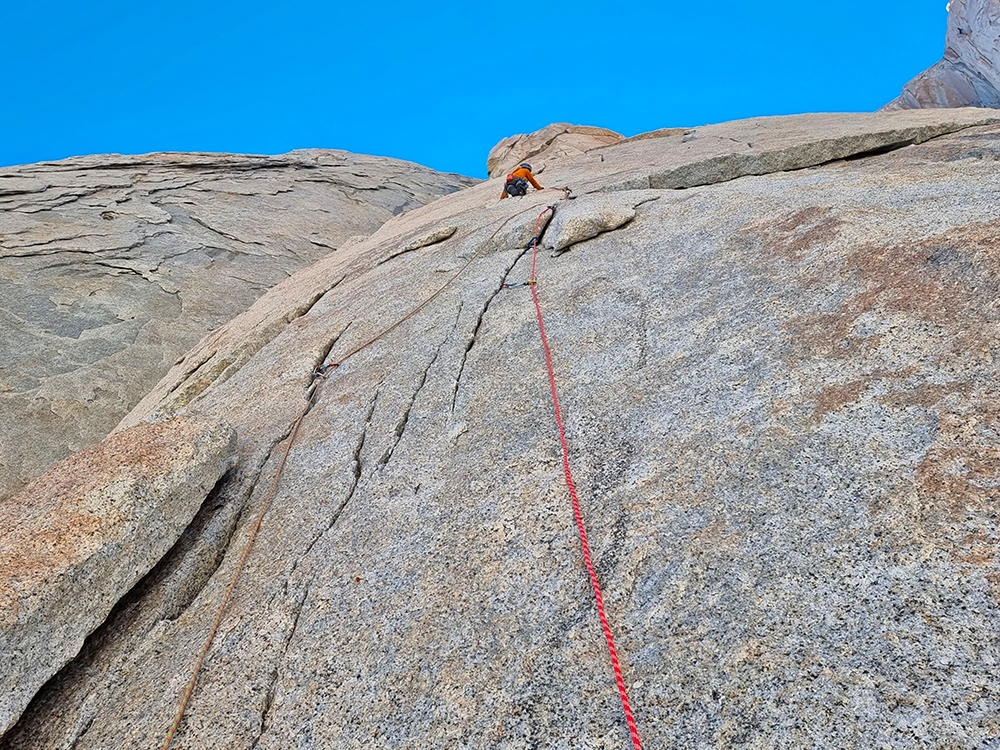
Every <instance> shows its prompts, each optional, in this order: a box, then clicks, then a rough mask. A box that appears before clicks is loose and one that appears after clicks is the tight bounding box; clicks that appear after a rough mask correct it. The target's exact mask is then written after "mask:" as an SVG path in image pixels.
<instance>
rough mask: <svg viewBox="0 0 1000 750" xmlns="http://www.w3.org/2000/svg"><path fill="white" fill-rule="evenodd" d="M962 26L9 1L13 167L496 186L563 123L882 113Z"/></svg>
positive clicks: (661, 12)
mask: <svg viewBox="0 0 1000 750" xmlns="http://www.w3.org/2000/svg"><path fill="white" fill-rule="evenodd" d="M946 22H947V14H946V12H945V0H882V1H881V2H872V0H842V1H841V2H833V3H829V2H828V3H814V2H786V1H785V0H774V1H773V2H749V1H746V2H735V1H732V2H730V1H727V0H715V1H714V2H706V1H705V0H700V1H698V2H695V1H693V0H691V1H687V2H679V1H678V2H675V1H672V0H661V1H660V2H648V3H647V2H636V1H633V2H630V3H619V4H609V3H607V2H588V1H586V0H576V1H574V2H563V1H561V0H550V1H549V2H545V3H536V2H526V1H525V0H520V1H517V0H512V1H511V2H508V3H506V4H505V3H503V2H490V3H481V2H464V3H461V2H432V1H431V0H427V1H425V2H422V3H421V2H383V1H380V0H367V2H365V1H364V0H360V1H358V0H352V1H351V2H349V3H348V2H341V0H316V1H314V0H284V2H276V1H272V2H257V1H256V0H244V2H240V3H236V2H221V1H213V0H202V1H201V2H192V1H191V0H176V1H175V2H160V1H158V0H144V1H142V2H139V1H137V0H128V1H127V2H126V1H124V0H91V2H86V3H83V2H79V1H78V0H77V1H75V2H61V1H58V0H8V1H6V2H2V3H0V60H2V69H3V76H2V79H0V80H2V81H3V83H2V88H0V165H8V164H19V163H26V162H32V161H39V160H42V159H54V158H61V157H64V156H71V155H76V154H87V153H103V152H119V153H141V152H145V151H159V150H181V151H231V152H252V153H281V152H284V151H289V150H291V149H294V148H306V147H323V148H342V149H347V150H350V151H357V152H361V153H371V154H381V155H385V156H395V157H399V158H403V159H409V160H411V161H416V162H420V163H422V164H426V165H428V166H431V167H434V168H436V169H441V170H446V171H455V172H462V173H465V174H471V175H474V176H484V173H485V161H486V154H487V152H488V150H489V149H490V147H491V146H492V145H493V144H494V143H495V142H496V141H498V140H499V139H500V138H502V137H504V136H506V135H510V134H512V133H518V132H530V131H532V130H535V129H537V128H539V127H542V126H544V125H547V124H548V123H550V122H558V121H566V122H574V123H581V124H588V125H600V126H603V127H608V128H611V129H613V130H617V131H619V132H621V133H624V134H626V135H634V134H635V133H639V132H643V131H646V130H653V129H655V128H660V127H670V126H689V125H699V124H704V123H707V122H718V121H721V120H729V119H734V118H739V117H749V116H754V115H765V114H788V113H795V112H810V111H865V110H873V109H876V108H878V107H879V106H881V105H882V104H884V103H885V102H886V101H888V100H890V99H892V98H893V97H895V96H896V95H897V94H898V93H899V90H900V88H901V87H902V85H903V84H904V83H905V82H906V81H907V80H908V79H909V78H911V77H912V76H914V75H915V74H917V73H918V72H920V71H921V70H923V69H924V68H926V67H928V66H929V65H931V64H933V63H934V62H935V61H936V60H938V59H939V58H940V57H941V54H942V52H943V48H944V36H945V27H946Z"/></svg>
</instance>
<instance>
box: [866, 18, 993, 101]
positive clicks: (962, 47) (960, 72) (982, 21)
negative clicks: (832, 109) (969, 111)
mask: <svg viewBox="0 0 1000 750" xmlns="http://www.w3.org/2000/svg"><path fill="white" fill-rule="evenodd" d="M930 107H1000V0H952V1H951V2H950V3H948V37H947V42H946V44H945V50H944V57H943V58H942V59H941V61H940V62H938V63H936V64H934V65H933V66H932V67H930V68H928V69H927V70H925V71H924V72H923V73H921V74H920V75H918V76H917V77H916V78H914V79H913V80H912V81H910V82H909V83H907V84H906V85H905V86H904V87H903V93H902V94H901V95H900V96H899V98H897V99H894V100H893V101H891V102H889V103H888V104H887V105H885V107H883V109H887V110H891V109H921V108H930Z"/></svg>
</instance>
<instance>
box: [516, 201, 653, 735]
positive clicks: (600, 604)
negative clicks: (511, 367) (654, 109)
mask: <svg viewBox="0 0 1000 750" xmlns="http://www.w3.org/2000/svg"><path fill="white" fill-rule="evenodd" d="M566 190H567V191H568V190H569V188H566ZM567 197H568V196H567ZM550 211H551V212H552V215H553V216H554V215H555V211H556V207H555V206H547V207H546V208H545V210H544V211H542V212H541V213H540V214H538V219H537V220H536V221H535V236H534V237H532V239H531V245H532V247H531V278H530V279H528V281H526V282H524V284H526V285H527V286H529V287H530V288H531V299H532V301H533V302H534V303H535V314H536V316H537V317H538V333H539V335H540V337H541V340H542V350H543V352H544V353H545V367H546V368H547V369H548V374H549V388H550V389H551V391H552V406H553V408H554V410H555V417H556V428H557V430H558V432H559V446H560V449H561V450H562V465H563V474H564V475H565V476H566V486H567V487H568V488H569V496H570V499H571V500H572V501H573V518H574V520H575V521H576V528H577V531H578V532H579V534H580V546H581V547H582V548H583V562H584V564H585V565H586V567H587V574H588V575H589V576H590V585H591V588H592V589H593V590H594V599H595V601H596V602H597V614H598V617H600V620H601V629H602V630H603V631H604V639H605V641H607V644H608V653H609V654H610V656H611V668H612V669H613V670H614V673H615V683H616V684H617V686H618V696H619V697H620V698H621V702H622V709H623V710H624V712H625V723H626V724H628V731H629V735H630V736H631V738H632V746H633V748H634V750H642V742H641V741H640V740H639V729H638V728H637V727H636V724H635V718H634V717H633V715H632V706H631V704H630V703H629V699H628V690H627V689H626V688H625V680H624V678H623V677H622V669H621V665H620V663H619V661H618V651H617V650H616V649H615V639H614V636H613V635H612V633H611V626H610V625H609V624H608V616H607V613H606V612H605V610H604V597H603V596H602V595H601V585H600V583H599V582H598V580H597V572H596V571H595V570H594V563H593V561H592V560H591V556H590V544H589V543H588V541H587V528H586V526H585V525H584V523H583V514H582V513H581V512H580V500H579V498H578V497H577V494H576V485H575V484H574V483H573V472H572V471H571V470H570V465H569V448H568V446H567V444H566V431H565V430H564V429H563V421H562V415H561V413H560V409H559V394H558V393H557V392H556V375H555V369H554V368H553V366H552V353H551V351H550V350H549V339H548V336H546V334H545V321H544V320H543V319H542V305H541V302H539V299H538V280H537V273H536V269H537V265H538V263H537V262H538V242H539V240H540V237H539V230H540V228H541V225H542V219H543V218H544V216H545V214H547V213H549V212H550ZM510 286H517V285H515V284H511V285H510Z"/></svg>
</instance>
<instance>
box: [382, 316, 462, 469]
mask: <svg viewBox="0 0 1000 750" xmlns="http://www.w3.org/2000/svg"><path fill="white" fill-rule="evenodd" d="M450 336H451V331H449V332H448V333H447V334H446V335H445V337H444V339H443V340H442V341H441V343H440V344H438V347H437V350H435V352H434V356H433V357H431V361H430V362H429V363H428V364H427V367H425V368H424V372H423V374H422V375H421V377H420V382H419V383H418V384H417V388H416V390H415V391H414V392H413V396H412V397H411V398H410V403H409V404H407V405H406V409H405V410H404V411H403V416H402V417H400V420H399V422H398V423H397V424H396V439H395V440H394V441H393V443H392V445H390V446H389V447H388V448H386V450H385V453H383V454H382V458H380V459H379V460H378V468H380V469H381V468H384V467H385V466H386V464H388V463H389V459H390V458H392V454H393V453H394V452H395V450H396V446H398V445H399V443H400V441H401V440H402V439H403V433H404V432H405V431H406V425H407V423H408V422H409V421H410V413H411V412H412V411H413V405H414V404H416V403H417V397H418V396H420V392H421V391H422V390H423V389H424V386H425V385H426V384H427V376H428V374H429V373H430V371H431V368H432V367H433V366H434V363H435V362H437V359H438V355H440V354H441V350H442V349H443V348H444V345H445V344H446V343H447V342H448V338H449V337H450Z"/></svg>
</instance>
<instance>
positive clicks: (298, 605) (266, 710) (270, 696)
mask: <svg viewBox="0 0 1000 750" xmlns="http://www.w3.org/2000/svg"><path fill="white" fill-rule="evenodd" d="M314 580H315V576H313V577H312V578H310V579H309V580H308V581H307V582H306V585H305V590H304V591H303V593H302V596H301V597H299V600H298V601H297V602H295V610H294V615H293V616H292V627H291V628H289V630H288V635H287V636H286V637H285V640H284V642H283V643H282V644H281V652H280V653H279V654H278V658H277V659H276V660H275V662H274V667H273V669H272V670H271V674H270V676H269V679H268V686H267V692H266V693H265V694H264V705H263V706H262V707H261V711H260V731H259V732H258V734H257V737H256V738H255V739H254V741H253V742H252V743H251V745H250V748H249V750H254V748H256V747H257V745H258V743H259V742H260V741H261V738H262V737H263V736H264V733H265V732H267V730H268V726H269V725H268V715H269V714H270V712H271V707H272V706H273V705H274V698H275V695H276V694H277V691H278V680H279V679H280V677H281V667H282V665H283V664H284V662H285V657H286V656H287V655H288V647H289V646H290V645H291V643H292V639H293V638H294V637H295V633H296V631H297V630H298V628H299V618H300V617H302V611H303V610H304V609H305V606H306V600H307V599H308V598H309V592H310V590H311V589H312V584H313V581H314Z"/></svg>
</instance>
